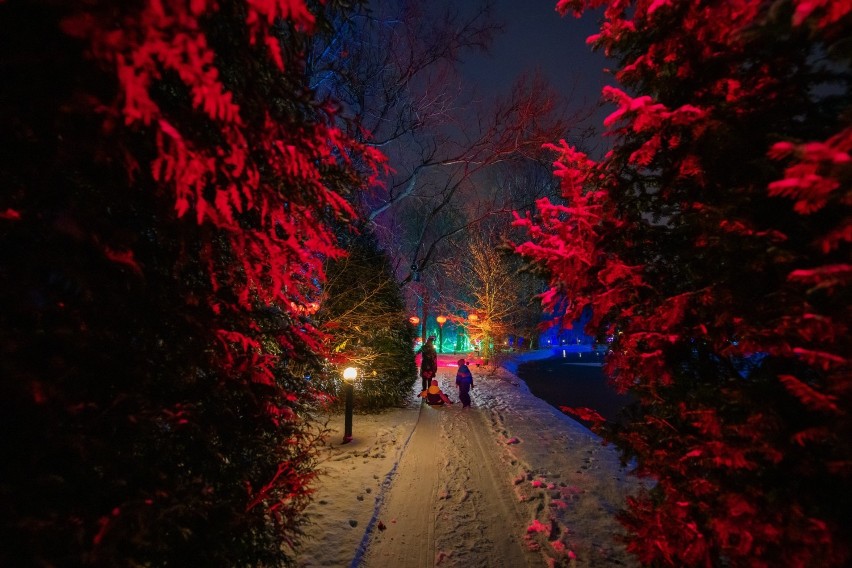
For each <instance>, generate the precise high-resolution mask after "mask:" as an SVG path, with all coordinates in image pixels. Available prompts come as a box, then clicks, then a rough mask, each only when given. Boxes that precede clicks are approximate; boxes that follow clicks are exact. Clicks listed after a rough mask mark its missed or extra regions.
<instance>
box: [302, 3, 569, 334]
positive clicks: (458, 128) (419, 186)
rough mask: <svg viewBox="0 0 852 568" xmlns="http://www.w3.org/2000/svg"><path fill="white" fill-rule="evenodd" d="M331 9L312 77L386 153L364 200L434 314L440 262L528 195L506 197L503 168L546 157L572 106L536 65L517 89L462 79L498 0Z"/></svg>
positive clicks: (409, 291)
mask: <svg viewBox="0 0 852 568" xmlns="http://www.w3.org/2000/svg"><path fill="white" fill-rule="evenodd" d="M333 17H334V18H335V22H336V25H335V28H336V30H337V32H338V33H336V34H335V35H334V36H333V37H332V38H331V39H330V40H329V41H320V42H315V44H314V46H313V49H312V52H311V57H310V64H309V71H310V74H311V77H312V81H313V83H314V84H316V85H317V87H318V88H319V89H321V90H322V91H323V92H327V93H330V94H333V95H334V97H335V98H336V99H338V100H340V101H342V112H341V116H345V117H346V118H347V121H348V125H349V128H351V132H352V134H353V136H356V137H358V136H360V137H361V139H363V140H364V141H365V143H367V144H370V145H372V146H374V147H376V148H379V149H381V150H382V151H383V152H384V153H385V154H386V155H387V156H388V164H389V166H390V169H389V172H388V174H387V175H386V176H383V177H382V181H383V188H382V189H379V190H377V191H374V192H369V193H361V194H358V196H357V203H356V208H357V209H358V210H359V211H361V212H362V213H363V215H364V216H365V217H367V218H368V219H369V220H370V221H371V222H372V223H373V225H374V227H375V233H376V236H377V237H378V239H379V242H380V243H381V245H382V247H383V248H384V250H385V251H386V252H387V254H388V255H389V256H390V257H391V259H392V262H393V269H394V272H395V274H396V277H397V279H398V281H399V282H400V283H401V284H402V285H403V287H404V288H405V293H406V296H407V301H408V302H409V303H410V304H411V306H412V307H413V305H414V304H415V303H416V304H417V305H418V309H417V312H418V314H419V315H420V316H421V317H422V319H423V320H424V321H425V320H429V319H430V318H431V313H432V311H433V308H434V307H435V306H437V305H440V299H439V298H440V296H442V295H446V294H452V293H453V292H450V291H449V290H446V289H445V287H444V288H442V281H443V280H444V275H443V274H442V268H441V265H442V264H444V261H446V260H451V259H450V258H449V257H448V256H447V255H450V254H452V252H453V250H454V246H455V245H454V244H453V242H454V241H457V240H459V239H462V238H464V237H465V236H466V235H467V234H468V233H469V232H475V231H477V230H478V227H479V225H480V223H482V222H483V221H484V220H487V219H490V218H492V217H494V216H496V215H500V216H504V217H506V218H510V211H512V210H514V209H516V208H518V207H521V206H522V205H523V204H524V203H525V201H526V200H523V201H521V202H520V203H513V204H511V205H508V206H507V205H506V202H505V200H504V199H502V197H505V196H504V195H503V196H500V197H501V198H500V199H497V198H496V197H497V196H496V195H494V194H495V193H496V192H494V191H493V187H492V180H493V179H494V174H493V172H494V171H496V170H498V169H500V168H502V167H504V166H506V165H507V164H512V163H517V162H523V161H528V160H537V159H539V158H540V157H541V156H542V150H541V148H542V144H544V143H546V142H552V141H554V140H557V139H559V138H560V137H563V136H565V135H566V131H567V129H568V127H569V120H568V119H567V118H566V115H567V114H568V113H566V112H565V110H564V109H565V108H568V104H567V103H565V104H560V103H561V102H562V101H561V100H560V95H559V94H558V93H555V92H554V91H553V90H552V89H551V88H550V86H549V85H548V84H547V83H546V82H545V80H544V79H543V78H542V77H541V76H539V75H536V74H534V73H532V74H530V75H529V76H527V77H522V78H519V79H518V81H517V83H516V85H515V87H514V88H513V89H512V90H511V92H509V93H487V94H482V93H476V92H473V91H472V90H471V89H470V87H469V86H468V85H464V84H462V83H461V80H460V78H459V76H458V74H457V71H456V67H457V64H458V63H459V62H460V61H461V60H462V58H464V57H465V56H466V55H468V54H469V53H471V52H474V51H476V50H484V49H487V48H488V46H489V45H490V43H491V41H492V39H493V37H494V36H495V35H496V34H498V33H499V32H500V31H501V27H500V25H499V22H496V21H495V19H494V10H493V2H491V1H483V2H481V3H458V2H432V3H419V4H418V3H411V2H403V1H400V0H382V1H379V2H372V3H370V4H369V5H367V6H365V7H364V9H363V10H361V11H356V12H354V13H349V14H346V15H344V16H340V15H334V16H333ZM579 114H580V113H579V112H577V113H575V116H574V117H572V118H578V115H579ZM522 199H523V198H522ZM459 293H460V292H459ZM425 334H426V326H423V327H422V328H421V335H422V337H423V338H424V339H425Z"/></svg>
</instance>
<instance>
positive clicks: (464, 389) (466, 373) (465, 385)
mask: <svg viewBox="0 0 852 568" xmlns="http://www.w3.org/2000/svg"><path fill="white" fill-rule="evenodd" d="M456 386H458V387H459V400H461V402H462V408H467V407H468V406H470V389H472V388H473V374H472V373H471V372H470V369H469V368H468V366H467V363H465V360H464V359H459V370H458V371H457V372H456Z"/></svg>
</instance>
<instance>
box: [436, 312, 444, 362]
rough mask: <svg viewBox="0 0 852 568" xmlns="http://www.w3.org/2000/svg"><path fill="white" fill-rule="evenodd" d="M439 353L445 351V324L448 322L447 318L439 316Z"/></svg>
mask: <svg viewBox="0 0 852 568" xmlns="http://www.w3.org/2000/svg"><path fill="white" fill-rule="evenodd" d="M435 319H436V320H438V353H443V352H444V324H445V323H447V318H445V317H444V316H438V317H437V318H435Z"/></svg>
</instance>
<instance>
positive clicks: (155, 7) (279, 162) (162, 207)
mask: <svg viewBox="0 0 852 568" xmlns="http://www.w3.org/2000/svg"><path fill="white" fill-rule="evenodd" d="M314 19H315V17H314V16H313V15H312V14H311V13H310V11H309V10H308V8H307V3H305V2H303V1H301V0H252V1H237V0H217V1H213V0H191V1H189V0H186V1H178V0H173V1H167V0H148V1H141V2H133V1H127V2H125V1H118V0H116V1H107V0H100V1H99V0H94V1H91V0H85V1H83V0H80V1H69V2H52V1H47V0H45V1H38V0H31V1H26V0H18V1H15V0H13V1H9V2H0V25H2V33H0V37H2V40H0V41H2V45H0V48H2V49H0V69H2V70H3V73H4V81H3V87H2V89H3V97H0V116H2V119H3V120H2V122H3V124H4V129H3V134H2V136H3V137H4V141H3V142H4V143H3V147H4V152H3V153H2V154H3V155H2V157H0V178H2V183H3V186H4V191H3V192H2V197H0V211H5V213H3V214H2V217H0V251H2V252H0V260H2V266H3V270H2V271H0V290H2V292H0V340H2V341H0V343H1V344H2V346H3V347H2V349H3V352H2V357H0V360H2V363H0V365H2V367H0V375H2V383H1V384H2V392H0V399H2V405H3V406H2V412H0V414H2V421H3V422H2V426H3V429H4V431H5V432H7V433H8V432H16V433H17V436H16V438H15V442H14V444H12V445H11V447H10V449H9V451H8V452H7V454H5V455H4V459H3V460H2V461H3V462H4V465H3V466H2V483H0V488H2V489H0V491H2V499H0V502H2V505H0V507H2V509H0V513H2V515H0V516H2V517H3V521H2V522H3V530H2V531H0V532H2V533H3V543H2V544H3V546H1V547H0V549H2V550H0V564H3V565H7V564H9V565H13V564H14V565H36V564H38V565H63V566H73V565H83V564H85V565H104V566H119V565H122V566H124V565H165V564H167V563H168V564H174V565H181V566H190V565H197V566H201V565H204V566H220V565H221V566H236V565H260V564H263V565H278V564H280V563H281V562H283V561H285V560H286V558H287V556H288V554H289V552H288V551H289V549H288V545H292V543H293V542H294V541H295V540H296V539H297V538H298V535H299V528H298V525H299V518H300V517H299V514H300V512H301V510H302V509H303V508H304V505H305V504H306V502H307V499H308V495H309V493H310V482H311V479H312V477H313V475H314V472H313V455H314V454H313V451H314V450H313V448H314V445H315V443H316V435H315V434H314V433H312V432H313V431H314V430H313V428H312V427H311V425H310V424H309V423H308V422H307V421H306V419H307V414H308V412H309V410H310V409H311V408H312V405H313V404H314V398H313V394H312V391H311V389H310V387H309V385H308V383H306V382H305V380H304V373H303V368H304V367H305V366H306V365H310V364H313V363H312V362H315V360H316V358H317V355H318V354H320V353H321V349H322V347H321V346H322V343H323V338H322V336H321V334H320V333H319V332H318V331H316V330H315V329H314V328H313V327H312V326H311V325H310V322H309V321H307V319H306V318H305V316H304V309H301V310H300V308H301V307H302V306H305V305H308V304H309V303H310V302H312V301H314V300H315V299H316V298H317V297H318V287H319V286H320V284H321V283H322V281H323V278H324V274H323V268H322V267H323V262H324V260H326V259H328V258H334V257H336V256H338V255H339V254H340V251H339V249H338V247H337V245H336V241H335V238H334V235H333V233H332V231H331V230H330V228H329V227H330V226H331V224H332V223H333V222H337V221H340V220H345V219H348V218H350V217H352V216H353V212H352V210H351V208H350V207H349V205H348V204H347V202H346V200H345V194H346V193H347V192H349V191H352V190H355V189H357V188H358V187H360V186H362V185H363V183H364V179H363V176H362V175H361V173H359V172H360V171H362V170H363V171H366V172H367V174H370V173H375V168H377V167H379V166H380V164H381V160H380V159H379V156H378V154H376V153H375V152H374V151H372V150H370V149H367V148H365V147H363V146H360V145H358V144H356V143H354V142H353V141H352V140H350V139H348V138H347V137H346V136H345V135H344V134H343V133H342V132H341V131H340V130H338V129H337V128H336V127H335V126H334V119H333V114H332V110H331V105H330V104H329V103H322V102H318V101H316V100H314V99H313V97H312V95H311V93H310V92H309V91H308V90H307V88H306V87H305V81H304V79H303V77H302V74H303V64H302V62H301V55H300V54H301V51H302V47H303V46H302V44H303V42H304V41H305V38H306V34H308V33H310V30H311V29H312V27H313V26H314V25H315V21H314ZM355 164H357V167H356V165H355Z"/></svg>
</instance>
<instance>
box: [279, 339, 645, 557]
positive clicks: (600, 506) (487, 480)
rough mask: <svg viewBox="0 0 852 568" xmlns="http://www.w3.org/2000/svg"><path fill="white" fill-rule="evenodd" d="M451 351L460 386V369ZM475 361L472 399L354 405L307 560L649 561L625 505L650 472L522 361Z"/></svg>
mask: <svg viewBox="0 0 852 568" xmlns="http://www.w3.org/2000/svg"><path fill="white" fill-rule="evenodd" d="M542 356H544V355H542ZM439 363H440V365H441V366H440V368H439V375H438V378H439V381H440V383H441V387H442V388H443V389H444V391H445V392H447V394H448V395H450V397H451V398H452V399H453V400H457V398H458V397H457V393H456V391H455V388H453V386H452V385H453V382H454V377H455V370H456V369H455V367H454V366H452V363H451V362H450V361H449V360H446V359H440V360H439ZM472 370H473V372H474V377H475V379H474V380H475V382H476V388H475V389H474V390H473V391H472V398H473V407H472V408H469V409H462V408H461V405H460V404H455V405H452V406H447V407H443V408H431V407H428V406H425V405H424V406H422V407H421V404H420V402H419V401H418V400H417V399H416V398H415V393H413V392H412V399H411V403H410V404H409V405H408V406H407V407H406V408H401V409H394V410H392V411H389V412H387V413H383V414H379V415H367V416H364V415H356V416H355V419H354V440H353V441H352V442H351V443H350V444H346V445H337V444H335V443H332V444H331V445H330V446H329V447H328V448H326V450H325V461H324V463H323V464H321V472H322V475H321V477H320V481H319V485H318V487H317V492H316V496H315V500H314V503H312V504H311V506H310V507H309V508H308V510H307V511H306V513H307V515H308V516H309V518H310V519H311V521H312V525H310V526H309V527H307V529H306V536H307V537H308V538H307V540H306V542H305V543H304V545H303V546H302V548H301V549H300V550H299V552H298V556H297V558H296V560H297V564H298V565H299V566H302V567H304V568H308V567H315V566H340V567H346V566H350V567H353V568H355V567H363V568H383V567H385V566H389V567H392V568H406V567H418V568H419V567H423V566H441V567H444V566H446V567H454V566H460V567H461V566H464V567H465V568H467V567H475V566H489V567H491V566H493V567H500V566H505V567H507V568H514V567H523V566H535V567H538V566H541V567H544V566H547V565H548V564H549V563H550V562H555V563H556V564H557V565H563V564H564V565H566V566H568V565H570V566H572V567H573V566H636V565H637V563H636V562H635V561H634V560H633V559H632V557H630V556H629V555H628V554H627V552H626V551H625V550H624V547H623V546H622V545H620V544H619V543H618V542H617V539H616V538H615V535H616V534H617V533H619V532H620V530H621V527H620V525H618V523H617V521H616V520H615V513H616V511H617V510H618V509H619V508H621V507H622V505H623V503H624V499H625V497H626V496H627V495H628V494H629V493H631V492H633V491H635V490H636V489H637V488H638V487H639V484H638V482H637V481H636V480H635V479H633V478H631V477H629V476H627V474H626V472H625V471H624V470H623V469H622V468H621V467H620V465H619V463H618V459H617V456H616V452H615V449H614V448H612V447H609V446H603V445H602V444H601V441H600V439H599V438H598V437H597V436H595V435H594V434H592V433H591V432H589V431H588V430H587V429H586V428H585V427H583V426H581V425H580V424H578V423H576V422H575V421H573V420H571V419H570V418H568V417H567V416H565V415H564V414H562V413H560V412H559V411H558V410H556V409H555V408H553V407H552V406H550V405H549V404H547V403H546V402H544V401H542V400H540V399H538V398H536V397H535V396H533V395H532V394H530V392H529V389H528V388H527V387H526V384H525V383H524V382H523V381H521V380H519V379H518V378H517V377H516V376H515V375H514V374H512V373H511V372H509V371H507V370H505V369H500V370H498V371H497V372H496V373H494V374H492V375H486V374H485V372H484V369H479V368H476V367H473V368H472ZM356 405H357V402H356ZM342 422H343V421H342V417H340V416H333V417H331V422H330V423H329V426H330V427H332V428H336V427H339V426H342ZM337 436H338V432H335V433H334V434H333V435H332V440H331V441H332V442H335V441H336V440H337Z"/></svg>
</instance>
